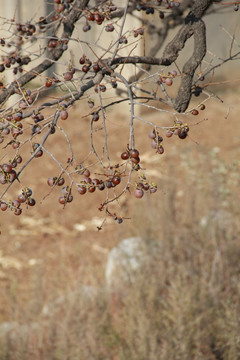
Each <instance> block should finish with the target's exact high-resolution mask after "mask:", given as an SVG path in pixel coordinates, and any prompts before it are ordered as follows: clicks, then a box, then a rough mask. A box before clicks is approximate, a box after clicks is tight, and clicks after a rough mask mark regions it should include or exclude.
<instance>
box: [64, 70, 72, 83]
mask: <svg viewBox="0 0 240 360" xmlns="http://www.w3.org/2000/svg"><path fill="white" fill-rule="evenodd" d="M63 77H64V79H65V80H66V81H69V80H72V78H73V74H72V73H71V71H67V72H65V73H64V74H63Z"/></svg>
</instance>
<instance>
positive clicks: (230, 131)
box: [0, 86, 240, 323]
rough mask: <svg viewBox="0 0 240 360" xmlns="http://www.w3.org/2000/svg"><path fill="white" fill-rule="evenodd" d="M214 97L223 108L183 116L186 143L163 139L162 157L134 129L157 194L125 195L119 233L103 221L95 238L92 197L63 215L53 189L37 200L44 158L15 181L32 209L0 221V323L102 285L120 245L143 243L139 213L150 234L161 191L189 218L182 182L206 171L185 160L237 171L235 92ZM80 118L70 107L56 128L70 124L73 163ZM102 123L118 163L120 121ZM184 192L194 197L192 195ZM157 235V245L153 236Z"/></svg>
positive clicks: (96, 214) (47, 171)
mask: <svg viewBox="0 0 240 360" xmlns="http://www.w3.org/2000/svg"><path fill="white" fill-rule="evenodd" d="M214 90H216V91H217V89H214ZM218 94H219V97H220V98H221V99H223V100H224V102H223V103H221V102H220V101H218V100H217V99H211V100H209V101H207V102H206V109H205V110H204V111H200V114H199V115H198V116H193V115H189V117H188V119H187V122H188V123H189V125H190V132H189V137H188V138H187V139H186V140H180V139H178V138H177V137H176V136H173V137H172V138H170V139H167V138H166V137H164V147H165V153H164V154H163V155H158V154H155V152H154V150H153V149H152V148H151V146H150V140H149V138H148V136H147V133H148V131H149V130H150V129H151V127H150V126H149V125H146V124H144V123H142V122H138V123H137V124H136V134H135V136H136V147H137V148H138V149H139V151H140V154H141V161H142V167H143V168H145V167H146V168H147V170H146V173H147V176H148V177H149V178H151V180H152V181H155V182H156V183H157V184H158V192H157V193H156V194H152V195H150V194H145V196H144V198H143V199H142V200H138V199H135V198H134V196H133V194H127V195H126V196H125V198H124V199H122V200H120V206H118V205H117V206H115V207H114V211H118V213H119V214H120V215H121V216H123V217H126V218H128V217H129V218H131V219H129V220H128V219H126V220H124V222H123V223H122V224H120V225H119V224H117V223H116V222H115V221H114V220H112V219H107V221H106V222H104V223H103V229H102V230H101V231H98V230H97V226H100V224H102V222H103V221H104V218H105V216H104V213H103V212H100V211H98V209H97V206H98V205H99V204H100V203H101V202H102V201H103V194H102V193H100V192H98V193H97V192H96V193H93V194H87V195H85V196H82V197H81V196H80V195H79V194H77V193H76V194H74V201H73V202H72V203H71V204H68V205H67V206H66V208H65V209H63V207H62V206H61V205H60V204H59V203H58V200H57V199H58V196H59V195H60V189H55V190H54V192H53V193H51V194H49V196H47V197H46V198H45V199H43V197H44V196H45V195H46V194H48V192H49V187H48V186H47V184H46V180H47V178H48V177H50V176H54V175H55V174H56V173H54V171H56V167H55V165H54V163H53V161H52V160H50V161H48V160H47V154H44V158H42V159H36V160H34V161H33V163H32V165H31V166H29V169H27V170H26V173H25V175H24V177H23V178H24V185H25V186H27V185H28V179H29V186H30V183H31V187H32V189H33V192H34V194H35V196H34V197H35V198H36V201H37V205H36V207H34V208H28V209H25V210H24V212H23V214H22V215H21V216H19V217H17V216H14V215H13V214H11V213H9V212H1V214H0V230H1V237H0V294H1V295H0V296H1V301H0V323H1V322H3V321H12V320H13V319H16V318H18V315H19V314H17V313H16V312H22V314H25V315H26V316H29V313H28V310H27V309H29V308H31V306H32V308H33V313H39V312H41V308H42V306H43V305H44V304H45V302H47V301H49V300H50V299H54V298H55V297H57V296H59V295H61V294H62V293H63V292H64V291H65V289H71V288H74V287H75V285H76V283H78V282H80V283H84V284H87V285H96V284H98V285H99V284H103V283H104V266H105V263H106V260H107V254H108V252H109V250H110V249H111V248H112V247H113V246H114V245H116V244H117V243H118V242H119V241H120V240H121V239H123V238H126V237H129V236H132V235H139V236H142V235H144V236H145V235H146V233H147V232H148V230H146V228H148V226H149V224H148V220H146V211H148V208H149V207H150V208H151V210H150V212H151V213H153V214H154V215H153V216H152V218H151V221H152V226H153V228H154V227H155V228H158V225H157V224H158V222H159V218H158V214H157V213H155V212H154V210H153V207H154V206H155V204H156V203H157V204H161V203H163V204H165V203H166V202H165V199H166V197H167V196H168V191H169V187H168V185H169V184H174V182H176V181H177V183H178V186H179V184H180V187H179V188H177V189H174V190H176V198H177V199H179V200H180V202H179V207H178V209H179V211H181V210H183V211H186V212H187V213H189V214H191V210H189V209H188V210H186V209H185V208H184V203H185V202H186V203H187V201H186V198H187V196H188V194H187V192H188V190H189V189H187V188H186V186H185V184H184V182H185V181H186V179H189V178H191V181H192V184H194V181H195V182H197V178H198V177H199V176H203V177H204V176H206V178H207V177H208V176H211V174H209V173H207V171H206V169H207V167H208V166H207V164H205V165H204V167H203V168H204V174H202V171H203V170H202V169H199V173H198V169H195V170H196V171H195V172H192V170H193V168H194V162H192V163H191V161H193V158H192V156H196V163H198V162H199V161H200V160H199V159H200V158H201V157H202V158H201V159H205V160H204V161H208V155H206V154H210V153H211V154H212V153H214V154H215V155H216V157H217V158H218V159H220V161H222V162H223V163H224V164H229V165H231V164H232V165H233V166H238V161H239V155H240V147H239V133H240V121H239V111H240V104H239V95H240V90H239V88H237V87H236V88H231V87H230V86H228V87H226V88H225V89H223V90H221V92H219V93H218ZM196 100H198V99H194V102H195V101H196ZM196 104H197V103H196ZM87 111H88V110H87V107H85V108H84V110H83V108H82V107H81V108H80V107H78V105H77V106H76V107H75V108H74V109H72V110H71V111H70V114H69V118H68V120H67V121H66V122H64V123H62V126H63V128H64V129H67V125H68V124H69V123H70V122H72V126H71V129H67V130H66V131H67V133H68V136H69V138H70V139H71V140H72V142H73V144H74V150H75V151H76V154H77V156H79V158H81V159H82V158H84V156H87V154H88V152H89V144H88V143H87V142H86V137H87V135H88V134H89V125H90V122H89V117H87V118H84V117H82V115H84V114H86V113H87ZM141 116H142V118H144V119H145V120H149V121H158V118H159V117H160V119H164V121H165V118H166V121H165V123H164V125H165V124H166V125H165V126H169V125H171V123H172V120H173V118H172V117H171V116H168V115H166V114H164V115H162V114H160V115H159V113H158V112H157V111H151V110H149V111H146V110H145V111H144V112H142V114H141ZM180 118H181V116H180ZM80 122H81V130H80V131H79V130H78V124H79V123H80ZM107 122H108V126H109V129H110V133H109V142H110V144H111V145H110V153H111V158H112V159H114V160H115V159H116V162H120V154H121V152H122V151H124V150H125V148H126V144H127V142H128V132H127V122H128V115H127V113H126V112H125V113H123V112H121V111H119V113H118V116H114V117H113V115H112V113H109V115H108V118H107ZM119 125H120V127H119ZM64 146H65V140H64V139H63V138H61V139H59V140H58V141H57V142H54V144H52V145H49V147H48V149H51V150H52V152H53V153H54V154H55V156H56V158H58V159H62V156H63V155H62V149H63V148H64ZM66 153H67V152H66ZM66 153H65V154H66ZM64 156H65V155H64ZM183 158H184V159H185V160H184V161H185V162H184V164H185V165H184V166H183V165H182V164H183V162H182V161H183ZM188 159H189V161H188ZM61 161H63V160H61ZM209 161H210V160H209ZM173 169H174V170H173ZM210 171H212V170H210ZM176 177H177V178H178V179H177V178H176ZM181 179H182V181H181ZM237 181H238V180H237ZM223 185H224V184H223ZM192 186H194V185H192ZM173 188H174V185H173ZM189 191H190V192H191V193H192V194H194V191H193V189H190V190H189ZM234 191H236V193H235V196H238V195H239V189H238V186H236V187H235V190H234ZM13 193H14V194H15V195H16V194H17V193H19V188H15V189H14V191H13ZM57 194H59V195H57ZM204 196H205V191H204V190H203V201H208V199H207V198H206V199H205V200H204ZM182 200H184V201H182ZM184 209H185V210H184ZM166 211H167V210H166ZM144 227H145V230H144V229H143V228H144ZM159 231H160V233H159V237H161V236H162V234H161V229H160V230H159ZM14 304H18V305H17V306H15V305H14ZM23 316H24V315H23Z"/></svg>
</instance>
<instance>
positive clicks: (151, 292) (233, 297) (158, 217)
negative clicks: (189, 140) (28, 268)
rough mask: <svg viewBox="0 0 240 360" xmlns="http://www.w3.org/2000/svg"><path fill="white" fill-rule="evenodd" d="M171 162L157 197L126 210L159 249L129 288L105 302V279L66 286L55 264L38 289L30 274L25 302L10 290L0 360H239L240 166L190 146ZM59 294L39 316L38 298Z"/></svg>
mask: <svg viewBox="0 0 240 360" xmlns="http://www.w3.org/2000/svg"><path fill="white" fill-rule="evenodd" d="M174 156H176V154H174V153H173V154H172V157H174ZM171 164H172V162H171V156H170V157H169V161H168V162H167V164H165V168H164V170H163V173H162V177H161V179H160V181H159V188H160V189H161V190H160V196H159V197H157V198H156V197H150V198H146V199H145V200H144V201H143V202H141V204H142V205H141V206H140V205H139V203H137V206H136V207H135V208H134V209H133V210H134V214H135V215H134V219H133V221H132V223H131V227H132V229H131V234H132V235H141V236H143V237H144V238H145V239H146V240H148V239H152V240H155V241H156V242H157V243H158V244H159V249H160V250H159V252H158V253H156V254H155V256H154V257H153V258H152V260H151V261H150V262H149V263H147V264H145V266H144V268H143V269H141V271H140V272H139V276H138V277H137V279H136V281H135V283H134V284H132V286H131V287H129V288H127V289H125V291H124V292H121V293H120V292H119V293H118V294H116V293H115V294H112V295H110V294H109V293H108V292H107V290H106V289H105V288H104V282H103V280H101V279H103V276H102V277H101V276H98V277H97V278H99V279H100V280H98V281H100V283H99V282H98V284H97V282H96V280H95V284H94V280H93V275H89V274H87V273H84V271H82V273H80V274H78V276H79V277H78V280H79V278H81V280H83V281H85V282H90V283H91V284H92V285H95V290H94V289H93V290H92V291H91V289H90V292H87V294H86V288H82V287H81V286H80V285H77V281H76V280H75V282H74V281H73V282H72V284H71V285H69V284H68V281H69V279H72V280H73V279H74V274H72V273H69V271H70V270H69V269H68V264H67V261H64V257H63V258H62V259H61V261H60V262H59V263H57V264H56V267H57V270H58V272H57V273H58V276H57V275H56V276H55V278H53V279H52V281H51V284H50V286H51V287H50V288H49V289H48V290H46V288H45V286H44V282H46V279H45V278H44V279H43V278H42V274H41V271H40V270H39V271H37V270H36V271H35V273H34V275H32V279H31V281H32V289H31V291H30V292H29V293H28V294H27V295H26V296H27V302H24V299H22V298H21V295H19V294H18V293H17V288H16V289H15V288H14V285H12V289H11V291H9V292H8V294H11V296H12V298H11V299H10V300H9V301H11V304H12V312H11V320H12V321H13V322H16V323H15V324H14V323H12V324H13V329H12V330H11V331H9V332H6V333H5V335H3V332H2V335H1V333H0V359H1V360H30V359H31V360H38V359H39V360H40V359H44V360H45V359H46V360H48V359H54V360H66V359H69V360H85V359H86V360H91V359H93V360H110V359H111V360H125V359H128V360H146V359H148V360H159V359H161V360H162V359H163V360H164V359H167V360H171V359H174V360H176V359H181V360H184V359H186V360H189V359H194V360H195V359H198V360H200V359H209V360H211V359H218V360H221V359H229V360H232V359H239V354H240V335H239V334H240V321H239V319H240V316H239V315H240V314H239V309H240V287H239V275H240V262H239V258H240V243H239V225H240V224H239V210H240V207H239V201H238V199H237V195H238V192H237V190H238V189H237V186H238V172H239V164H238V163H237V162H235V163H231V164H230V165H226V164H225V163H224V162H223V161H222V160H220V159H219V157H218V153H217V149H215V150H214V149H213V150H212V151H206V152H204V151H201V152H199V151H198V150H196V151H193V149H192V148H190V147H189V148H188V147H186V148H184V150H182V152H181V153H180V154H179V159H178V163H177V166H176V165H175V166H173V165H171ZM103 269H104V267H103V264H99V265H98V268H97V270H96V271H98V272H99V273H101V274H103ZM89 278H90V281H89ZM73 284H75V285H73ZM48 285H49V284H48ZM64 288H65V296H63V297H62V298H60V299H59V301H57V302H53V305H52V308H51V309H50V310H49V312H48V314H47V315H45V316H44V315H43V313H42V309H43V307H44V305H45V304H46V299H47V300H48V302H49V301H50V299H52V300H53V299H54V298H55V299H56V298H59V296H60V294H63V292H62V290H63V289H64ZM66 289H67V291H66ZM70 289H71V291H70ZM46 292H48V294H46ZM49 294H50V295H49Z"/></svg>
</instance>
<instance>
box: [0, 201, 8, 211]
mask: <svg viewBox="0 0 240 360" xmlns="http://www.w3.org/2000/svg"><path fill="white" fill-rule="evenodd" d="M7 208H8V206H7V204H6V203H4V202H1V203H0V209H1V210H2V211H6V210H7Z"/></svg>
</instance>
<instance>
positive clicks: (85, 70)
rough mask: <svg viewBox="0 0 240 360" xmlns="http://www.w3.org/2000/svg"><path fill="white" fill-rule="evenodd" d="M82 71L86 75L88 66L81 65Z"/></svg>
mask: <svg viewBox="0 0 240 360" xmlns="http://www.w3.org/2000/svg"><path fill="white" fill-rule="evenodd" d="M82 71H83V72H85V73H87V72H88V71H89V66H88V65H83V67H82Z"/></svg>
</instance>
